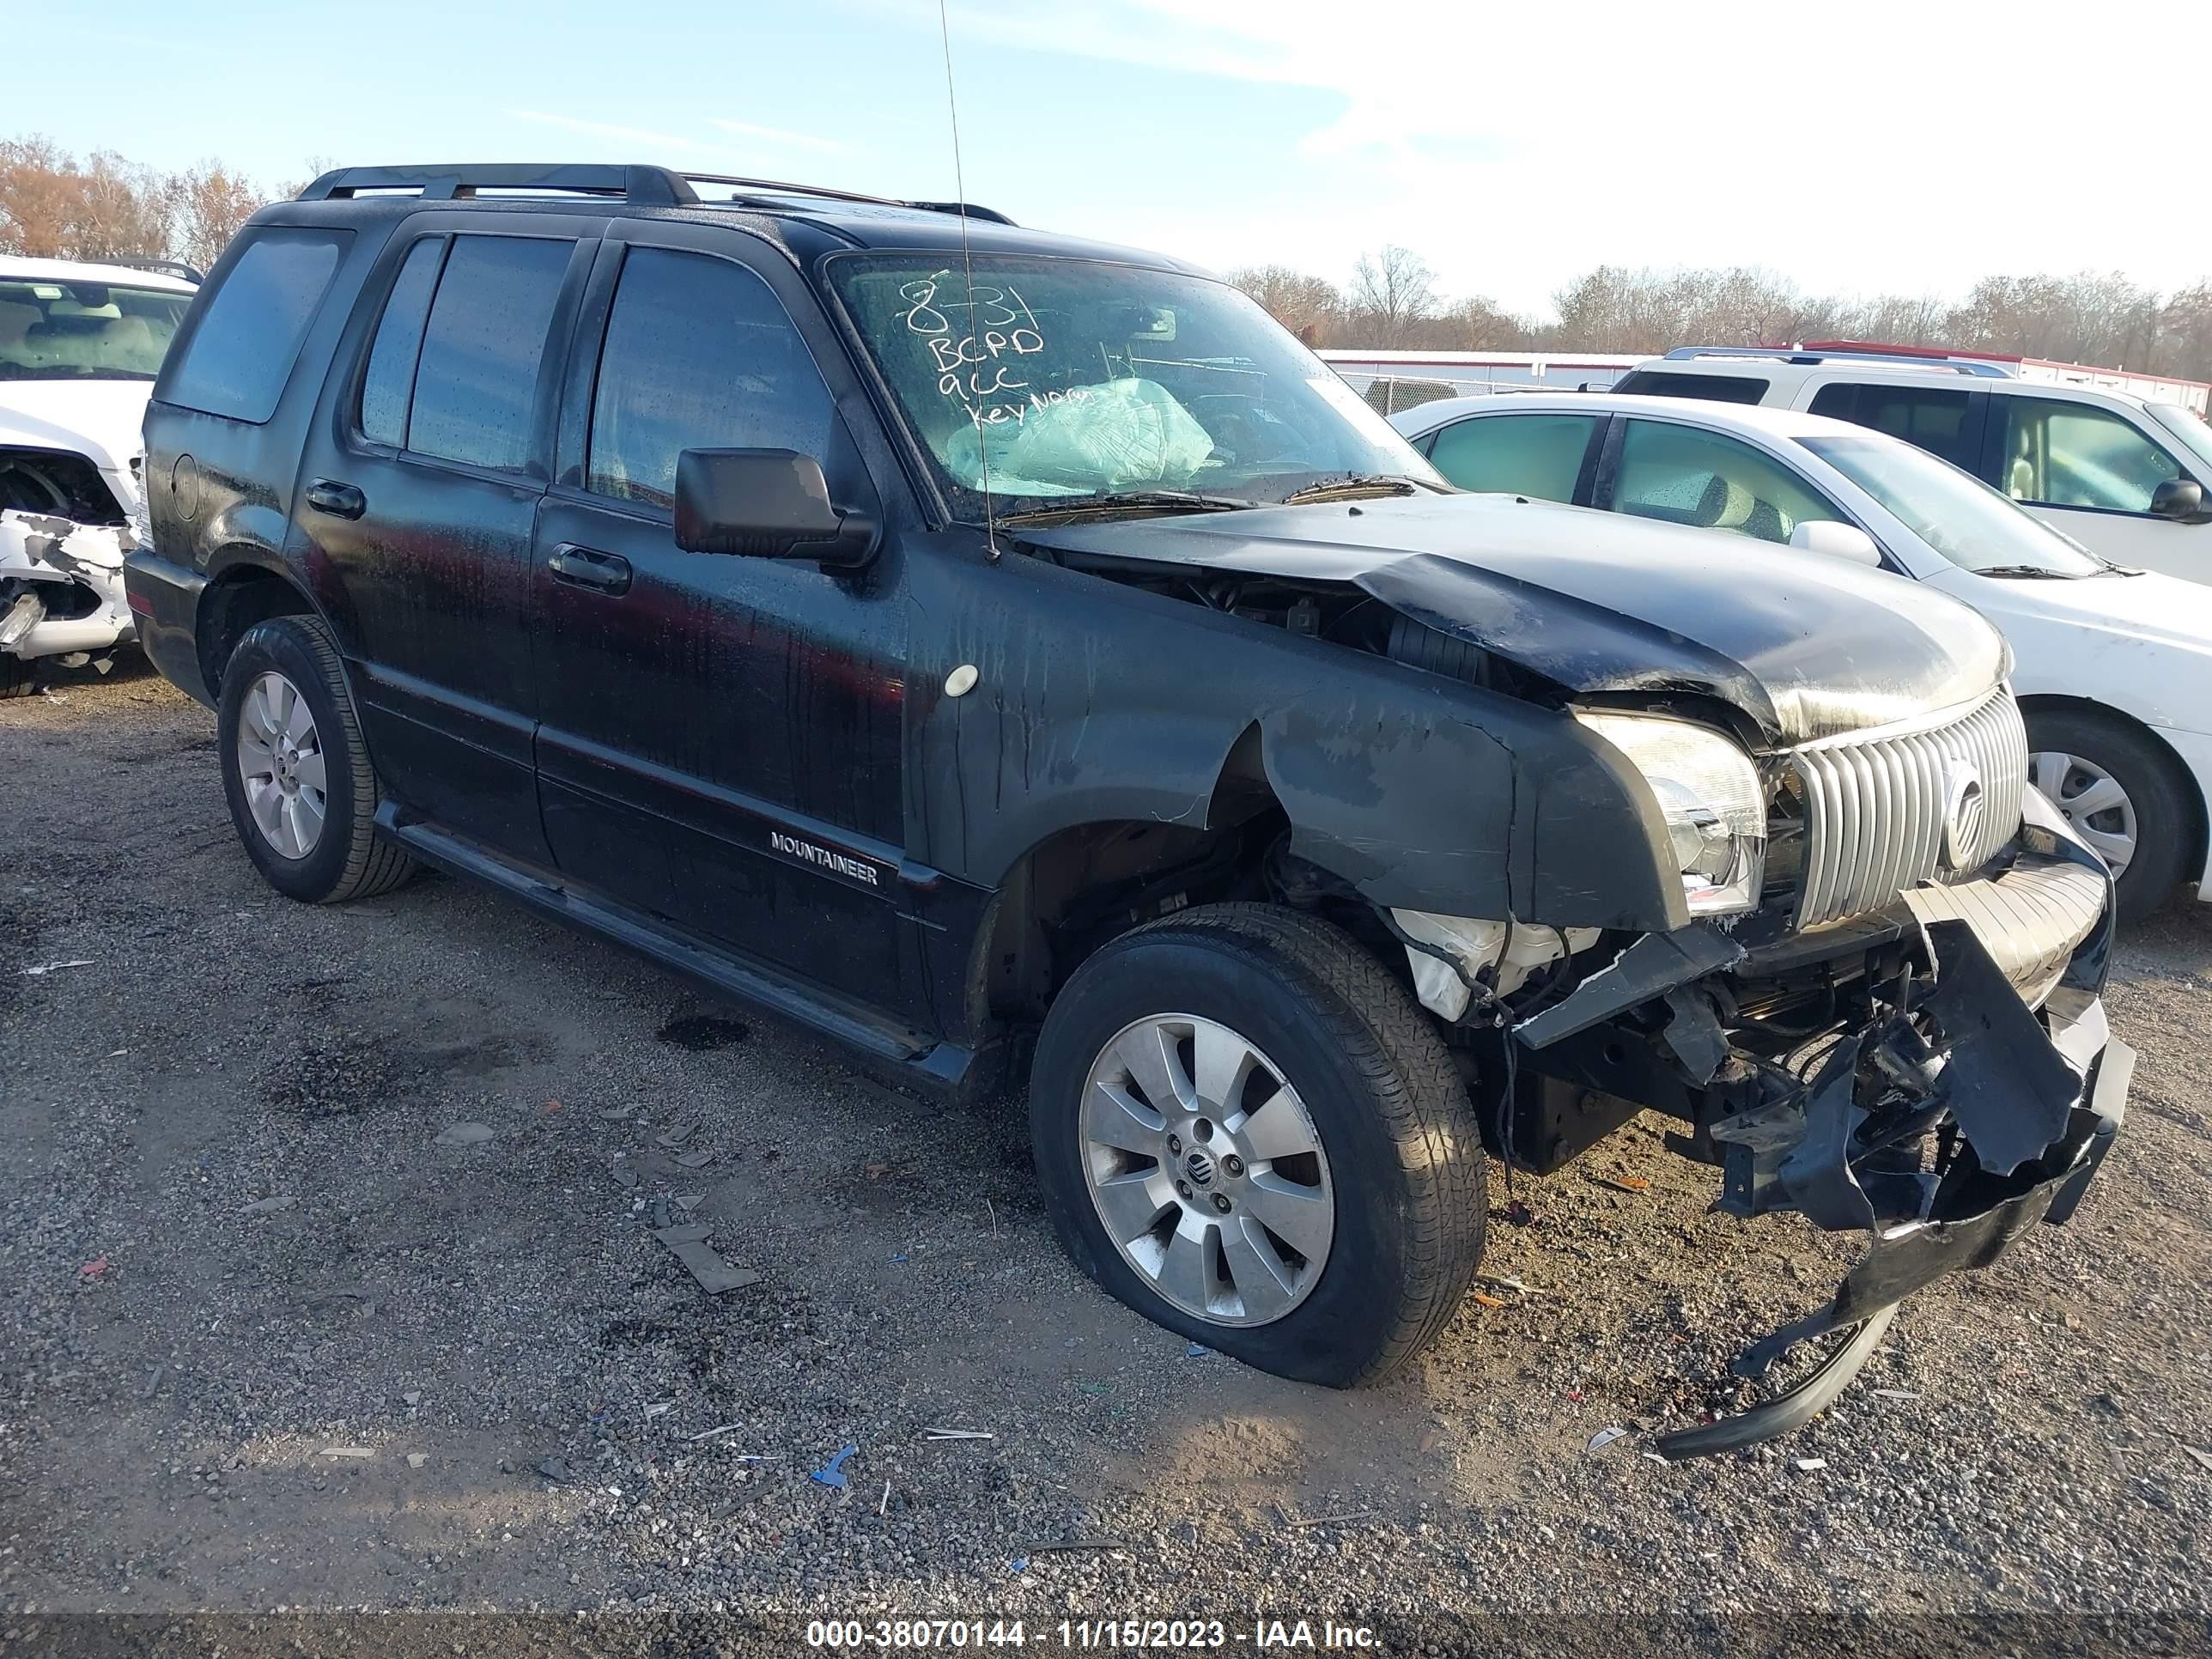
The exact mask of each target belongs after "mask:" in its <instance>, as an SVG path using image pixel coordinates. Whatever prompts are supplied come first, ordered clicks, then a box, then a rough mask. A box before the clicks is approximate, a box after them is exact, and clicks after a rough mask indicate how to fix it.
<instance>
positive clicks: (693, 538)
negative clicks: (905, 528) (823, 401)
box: [676, 449, 883, 570]
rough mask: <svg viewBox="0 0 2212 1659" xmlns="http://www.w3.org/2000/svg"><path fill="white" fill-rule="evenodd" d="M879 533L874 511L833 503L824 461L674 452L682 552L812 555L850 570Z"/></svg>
mask: <svg viewBox="0 0 2212 1659" xmlns="http://www.w3.org/2000/svg"><path fill="white" fill-rule="evenodd" d="M882 539H883V531H882V527H881V526H879V525H878V523H877V522H876V518H875V515H874V514H873V513H868V512H864V511H862V510H860V509H859V508H854V507H833V506H831V505H830V502H829V482H828V480H826V479H825V478H823V476H822V463H821V462H819V461H817V460H816V459H814V458H813V457H812V456H811V455H802V454H800V453H799V452H798V451H797V450H795V449H687V450H685V451H684V453H682V454H681V455H678V457H677V458H676V544H677V546H678V547H680V548H682V549H683V550H684V551H685V552H687V553H742V554H750V556H753V557H754V558H758V559H811V560H813V561H814V562H816V563H817V564H820V565H822V566H823V567H824V568H833V567H834V568H838V569H846V570H849V569H855V568H859V567H860V566H861V565H864V564H866V563H867V562H868V561H869V560H870V559H872V558H873V557H874V556H875V554H876V547H877V544H878V543H879V542H880V541H881V540H882Z"/></svg>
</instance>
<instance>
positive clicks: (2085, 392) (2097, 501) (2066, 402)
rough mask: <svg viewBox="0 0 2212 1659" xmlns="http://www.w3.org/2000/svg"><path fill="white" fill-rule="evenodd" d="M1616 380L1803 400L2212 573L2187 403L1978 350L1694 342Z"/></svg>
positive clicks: (2205, 435) (2208, 472)
mask: <svg viewBox="0 0 2212 1659" xmlns="http://www.w3.org/2000/svg"><path fill="white" fill-rule="evenodd" d="M1613 390H1614V391H1615V392H1625V393H1632V394H1637V395H1640V396H1645V397H1672V398H1711V399H1713V400H1716V401H1720V402H1726V403H1747V404H1761V405H1763V406H1765V407H1766V408H1769V409H1802V410H1807V411H1808V412H1809V413H1812V414H1814V415H1832V416H1835V417H1836V418H1837V419H1838V420H1842V421H1850V422H1853V423H1854V424H1856V425H1858V426H1869V427H1872V428H1875V430H1876V431H1877V432H1887V433H1888V434H1889V435H1891V436H1892V437H1893V438H1902V439H1904V440H1905V441H1906V442H1908V443H1914V444H1917V445H1919V446H1920V447H1921V448H1923V449H1925V450H1927V451H1928V452H1929V453H1931V454H1935V455H1940V456H1941V457H1942V459H1945V460H1947V461H1949V462H1952V463H1953V464H1954V465H1958V466H1962V467H1964V468H1965V469H1966V471H1969V472H1971V473H1972V474H1973V475H1974V476H1975V477H1978V478H1979V479H1980V480H1981V481H1982V482H1983V483H1986V484H1989V485H1990V486H1991V487H1992V488H1994V489H1997V490H1999V491H2001V492H2002V493H2003V494H2005V495H2009V496H2011V497H2012V498H2013V500H2015V501H2018V502H2019V503H2020V504H2021V506H2023V507H2027V509H2028V511H2029V512H2031V513H2034V514H2035V515H2036V516H2037V517H2038V518H2039V519H2041V520H2044V521H2045V523H2047V524H2049V525H2051V526H2052V527H2053V528H2054V529H2057V530H2060V531H2063V532H2065V533H2066V534H2067V535H2069V536H2071V537H2072V538H2074V539H2075V540H2076V541H2078V542H2080V543H2081V544H2082V545H2083V546H2085V547H2087V548H2088V549H2089V550H2091V551H2093V552H2095V553H2098V554H2100V555H2102V556H2104V557H2106V558H2107V559H2110V560H2112V562H2114V563H2116V564H2124V565H2131V566H2135V567H2137V568H2142V569H2144V570H2155V571H2158V572H2160V573H2161V574H2165V575H2168V576H2179V577H2180V578H2182V579H2183V580H2185V581H2192V582H2208V583H2212V426H2207V425H2206V424H2205V423H2204V420H2203V416H2200V415H2199V414H2198V413H2197V411H2196V410H2193V409H2191V408H2189V407H2187V406H2186V405H2185V404H2179V403H2169V402H2166V401H2163V400H2161V399H2158V398H2140V397H2137V396H2136V394H2135V393H2133V392H2121V391H2117V390H2114V389H2112V388H2109V387H2105V386H2075V385H2069V384H2062V383H2058V382H2055V381H2051V380H2029V379H2025V378H2020V377H2017V376H2015V375H2013V374H2008V373H2007V372H2005V370H2004V369H2003V368H2002V366H2000V365H1998V364H1996V363H1993V362H1986V361H1984V360H1980V359H1971V358H1966V357H1957V358H1946V357H1941V356H1936V357H1931V358H1929V359H1927V360H1923V361H1915V362H1894V361H1885V360H1884V359H1882V358H1881V357H1880V356H1875V355H1871V354H1869V353H1867V352H1863V351H1802V352H1785V351H1780V350H1777V351H1774V352H1771V353H1769V352H1765V351H1761V350H1758V349H1752V348H1744V347H1721V348H1717V349H1716V348H1706V349H1699V348H1696V347H1685V348H1683V349H1681V350H1680V351H1674V352H1669V353H1668V355H1667V356H1664V357H1654V358H1650V359H1649V360H1648V361H1646V362H1642V363H1639V364H1638V365H1637V366H1636V368H1633V369H1632V370H1630V371H1629V373H1628V374H1626V375H1624V376H1622V377H1621V379H1620V381H1619V382H1618V383H1617V384H1616V385H1615V386H1613Z"/></svg>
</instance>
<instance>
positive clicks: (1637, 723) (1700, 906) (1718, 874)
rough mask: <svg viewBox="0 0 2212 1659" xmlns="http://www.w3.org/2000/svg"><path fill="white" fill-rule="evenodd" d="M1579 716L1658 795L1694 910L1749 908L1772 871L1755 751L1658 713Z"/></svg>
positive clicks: (1581, 711) (1713, 911) (1588, 713)
mask: <svg viewBox="0 0 2212 1659" xmlns="http://www.w3.org/2000/svg"><path fill="white" fill-rule="evenodd" d="M1575 718H1576V719H1577V720H1580V721H1581V722H1582V723H1583V725H1584V726H1588V727H1589V729H1590V730H1591V731H1593V732H1596V733H1597V734H1598V736H1600V737H1601V738H1604V739H1605V740H1606V741H1607V743H1609V744H1612V745H1613V747H1614V748H1616V749H1618V750H1620V752H1621V753H1622V754H1623V755H1625V756H1626V757H1628V760H1629V763H1631V764H1632V765H1633V766H1634V767H1635V768H1636V769H1637V770H1638V771H1639V772H1641V773H1642V774H1643V775H1644V781H1645V782H1646V783H1648V784H1650V786H1651V793H1652V794H1653V795H1655V796H1656V797H1657V799H1658V801H1659V811H1660V813H1661V815H1662V817H1665V819H1666V821H1667V833H1668V836H1669V837H1671V838H1672V840H1673V842H1674V859H1675V866H1676V868H1677V869H1678V870H1679V871H1680V872H1681V878H1682V895H1683V896H1684V897H1685V898H1686V899H1687V900H1688V901H1689V905H1690V914H1691V915H1701V916H1703V915H1726V914H1728V913H1729V912H1731V911H1736V910H1748V909H1750V908H1751V907H1752V906H1753V905H1754V904H1756V903H1757V902H1759V886H1760V884H1761V882H1762V881H1763V880H1764V878H1765V870H1766V802H1765V798H1764V796H1763V795H1762V794H1761V793H1760V791H1759V774H1758V772H1757V771H1756V770H1754V769H1753V766H1752V763H1751V757H1750V756H1748V755H1747V754H1745V753H1744V752H1743V750H1741V749H1739V748H1738V747H1736V745H1735V744H1733V743H1731V742H1730V741H1729V739H1728V738H1724V737H1723V736H1722V735H1721V734H1720V733H1719V732H1714V731H1711V730H1708V729H1707V728H1706V727H1705V726H1692V725H1691V724H1690V723H1689V722H1687V721H1686V720H1668V719H1665V718H1663V717H1662V716H1659V715H1656V714H1601V713H1598V712H1595V711H1594V710H1589V709H1581V708H1578V709H1577V710H1576V711H1575Z"/></svg>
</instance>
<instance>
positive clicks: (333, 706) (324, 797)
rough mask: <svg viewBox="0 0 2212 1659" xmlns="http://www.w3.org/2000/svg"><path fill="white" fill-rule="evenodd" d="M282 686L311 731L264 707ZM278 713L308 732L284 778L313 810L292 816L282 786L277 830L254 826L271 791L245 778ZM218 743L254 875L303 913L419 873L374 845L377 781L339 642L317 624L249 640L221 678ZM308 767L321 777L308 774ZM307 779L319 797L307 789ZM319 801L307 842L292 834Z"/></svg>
mask: <svg viewBox="0 0 2212 1659" xmlns="http://www.w3.org/2000/svg"><path fill="white" fill-rule="evenodd" d="M277 683H281V684H283V686H286V687H289V689H290V690H292V691H293V692H294V693H295V694H296V698H297V702H298V703H299V704H302V705H304V706H305V708H306V711H307V714H308V716H309V717H310V723H309V725H308V726H300V724H299V722H298V720H297V714H296V710H295V709H293V708H292V705H290V704H283V703H281V700H280V702H279V703H277V704H271V703H270V702H267V701H264V698H265V697H266V696H269V695H270V694H271V693H273V692H274V691H275V689H276V684H277ZM249 705H252V706H251V707H250V706H249ZM272 707H282V708H285V709H286V710H287V711H289V712H290V713H291V716H292V717H291V718H290V719H289V720H285V721H283V722H282V724H283V725H285V726H289V727H291V728H293V729H295V730H299V731H304V732H305V734H306V735H305V738H304V739H303V742H304V744H306V745H307V750H306V752H303V753H302V754H301V757H300V758H299V760H298V761H297V762H295V763H292V764H291V765H290V766H289V768H288V771H289V772H290V774H291V776H290V777H289V780H288V781H289V782H291V783H292V784H293V785H294V788H293V790H292V791H291V794H292V796H293V797H294V798H295V799H300V798H306V799H307V802H308V803H310V804H307V805H301V806H300V807H299V808H298V809H297V811H295V813H293V814H291V815H289V816H288V815H287V813H286V811H285V810H284V809H283V806H282V805H281V800H282V798H283V793H284V792H283V788H282V785H281V784H279V785H278V786H277V789H276V793H277V796H278V798H279V800H280V805H279V808H278V810H277V812H276V826H277V827H276V829H274V830H272V829H270V828H267V827H264V823H263V822H262V821H261V819H260V818H259V817H257V814H256V805H255V803H256V801H257V800H258V801H260V802H261V803H263V805H264V808H265V807H266V805H267V803H268V801H269V800H270V795H271V791H270V789H268V788H264V787H260V786H258V785H257V784H253V783H250V782H249V781H248V778H247V775H246V773H247V770H248V765H247V763H248V762H249V761H251V762H252V765H253V766H254V767H256V768H258V767H259V766H261V765H262V763H264V761H266V760H267V759H268V758H269V755H270V750H269V749H268V748H267V746H266V745H262V744H258V734H260V733H261V732H264V731H266V730H267V728H268V727H269V726H270V709H271V708H272ZM216 750H217V752H218V753H219V754H220V755H221V756H222V787H223V795H224V797H225V799H228V801H229V803H230V817H231V822H232V823H234V824H235V825H236V826H237V829H238V836H239V839H240V841H241V842H244V843H245V846H246V856H247V857H248V858H250V859H252V860H253V866H254V868H256V869H257V870H258V871H260V872H261V875H262V878H263V879H264V881H266V882H267V883H268V884H270V886H271V887H274V888H275V889H276V890H277V891H278V892H280V893H282V894H283V895H284V896H286V897H287V898H295V899H298V900H300V901H301V902H303V903H307V904H335V903H337V902H340V901H342V900H345V899H354V898H368V897H372V896H374V895H376V894H378V893H384V892H389V891H390V890H392V889H393V888H395V887H397V886H398V885H399V884H401V883H402V882H404V881H405V880H406V879H407V878H409V877H410V876H411V875H413V874H414V873H415V870H416V865H415V860H413V859H411V858H410V857H409V856H408V855H407V854H405V853H404V852H403V851H402V850H401V849H400V848H397V847H394V846H392V844H391V843H390V842H385V841H380V840H379V839H378V837H377V836H376V832H375V823H376V806H377V801H378V799H379V791H378V788H377V782H376V774H375V772H374V770H373V769H371V768H370V765H369V761H368V746H367V745H366V744H364V743H363V742H362V736H361V722H360V720H359V719H358V718H357V717H356V714H355V713H354V706H353V694H352V693H351V691H350V690H348V688H347V685H346V680H345V671H344V667H343V664H342V663H341V661H340V659H339V657H338V647H337V641H335V640H334V639H332V638H331V632H330V629H327V628H326V627H325V626H324V625H323V623H321V622H320V621H319V619H317V618H315V617H274V618H272V619H270V621H267V622H262V623H255V624H254V625H253V626H252V628H249V629H246V633H245V635H243V636H242V637H241V638H240V640H239V641H238V645H237V647H236V648H235V649H234V650H233V651H232V652H231V653H230V660H229V662H228V664H227V665H225V666H224V669H223V673H222V698H221V700H220V702H218V703H217V705H216ZM310 757H312V758H313V759H314V760H319V763H320V764H319V767H313V768H312V769H311V768H310V766H309V760H310ZM310 777H312V778H313V779H314V780H315V781H316V782H319V784H320V786H321V787H320V788H319V790H318V789H316V788H315V787H313V784H311V783H309V782H307V779H309V778H310ZM317 795H319V797H320V800H321V805H322V813H321V817H320V821H319V824H318V825H317V827H316V829H315V833H314V834H313V837H312V840H311V841H310V839H309V837H308V836H306V835H305V834H304V833H294V832H293V831H292V830H291V829H289V827H288V826H290V825H295V824H298V823H305V822H307V819H309V818H310V817H312V816H313V811H312V805H311V803H312V800H313V798H314V797H315V796H317Z"/></svg>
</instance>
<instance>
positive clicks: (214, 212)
mask: <svg viewBox="0 0 2212 1659" xmlns="http://www.w3.org/2000/svg"><path fill="white" fill-rule="evenodd" d="M267 199H268V197H267V196H266V195H265V194H264V192H263V191H260V190H259V189H258V187H257V186H256V185H254V184H253V183H252V181H251V180H249V179H246V178H245V177H244V176H242V175H241V174H240V173H235V172H234V171H232V170H231V169H230V168H229V167H226V166H225V165H224V164H223V163H222V162H221V161H203V162H201V163H200V164H199V165H198V166H197V167H190V168H187V169H186V170H185V171H184V172H182V173H171V174H168V175H167V176H166V177H165V176H163V175H162V174H160V173H155V171H154V170H153V169H152V168H151V167H143V166H141V165H140V164H139V163H137V162H136V161H125V159H124V158H123V157H121V156H119V155H112V154H111V153H109V152H107V151H105V150H102V151H99V152H97V153H95V154H94V155H88V156H84V157H82V159H80V158H79V157H77V156H74V155H70V154H69V153H68V152H67V151H65V150H64V149H59V148H58V146H56V145H55V144H54V143H53V142H52V140H51V139H47V138H43V137H29V138H19V139H12V140H8V141H4V142H0V252H11V253H26V254H32V255H35V256H39V257H42V258H64V259H94V260H98V259H114V258H147V257H151V258H173V259H183V260H185V261H187V262H189V263H191V264H195V265H198V266H200V267H202V268H203V269H204V268H205V267H206V266H208V265H210V264H213V263H214V262H215V260H216V258H217V257H218V256H219V255H221V253H222V250H223V247H224V245H225V244H227V243H228V241H229V240H230V239H231V237H232V236H234V234H237V231H238V228H239V226H240V225H241V224H243V223H244V222H246V216H248V215H250V214H251V213H252V211H253V210H254V209H256V208H258V207H259V206H260V205H261V204H262V203H263V202H264V201H266V200H267Z"/></svg>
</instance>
